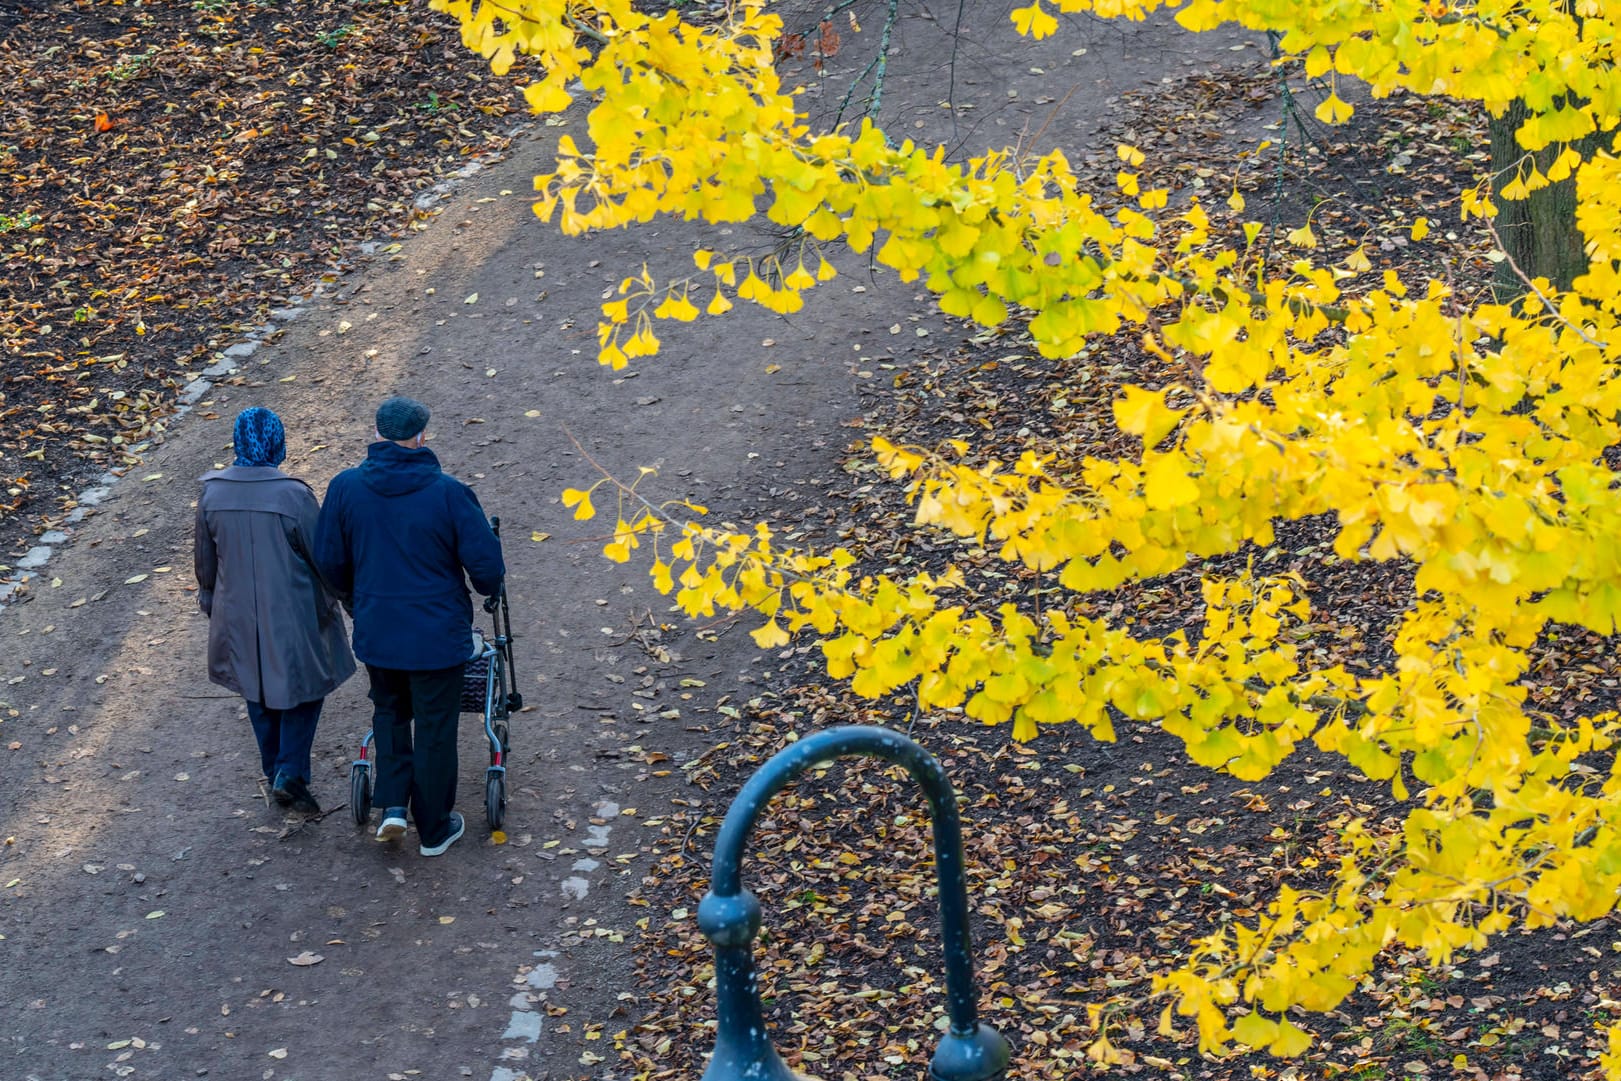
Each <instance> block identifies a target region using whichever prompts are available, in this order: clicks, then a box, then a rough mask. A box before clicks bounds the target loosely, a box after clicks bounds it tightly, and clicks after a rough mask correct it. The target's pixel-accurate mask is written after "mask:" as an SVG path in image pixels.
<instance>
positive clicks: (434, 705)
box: [366, 664, 462, 848]
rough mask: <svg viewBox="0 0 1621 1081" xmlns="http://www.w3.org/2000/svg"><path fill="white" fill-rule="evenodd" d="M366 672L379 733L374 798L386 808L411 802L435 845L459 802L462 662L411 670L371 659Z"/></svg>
mask: <svg viewBox="0 0 1621 1081" xmlns="http://www.w3.org/2000/svg"><path fill="white" fill-rule="evenodd" d="M366 674H367V675H369V676H370V677H371V700H372V705H373V707H374V709H373V712H372V734H373V735H374V736H375V737H376V739H377V787H376V789H375V791H374V793H373V803H375V804H376V805H377V806H378V807H382V808H384V809H385V810H386V809H387V808H389V807H406V806H409V807H410V809H411V818H412V820H414V821H415V822H416V827H417V836H418V837H419V838H420V839H421V841H422V844H423V845H424V846H426V847H429V848H432V847H433V846H434V845H437V844H439V843H440V842H442V841H443V840H444V839H445V838H446V837H448V836H449V835H450V812H451V810H452V809H454V808H455V806H456V728H457V724H458V722H459V720H460V715H461V694H462V666H461V665H459V664H458V665H455V666H453V667H450V668H437V669H433V670H431V671H425V672H407V671H402V670H400V669H398V668H378V667H376V666H375V665H370V664H368V665H367V666H366ZM413 719H414V720H415V721H416V735H415V739H413V738H412V732H411V722H412V720H413Z"/></svg>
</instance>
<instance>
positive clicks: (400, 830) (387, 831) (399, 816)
mask: <svg viewBox="0 0 1621 1081" xmlns="http://www.w3.org/2000/svg"><path fill="white" fill-rule="evenodd" d="M404 836H405V808H404V807H390V808H389V809H388V810H386V811H384V812H383V824H382V825H381V826H378V827H377V839H378V840H379V841H398V840H399V839H400V838H401V837H404Z"/></svg>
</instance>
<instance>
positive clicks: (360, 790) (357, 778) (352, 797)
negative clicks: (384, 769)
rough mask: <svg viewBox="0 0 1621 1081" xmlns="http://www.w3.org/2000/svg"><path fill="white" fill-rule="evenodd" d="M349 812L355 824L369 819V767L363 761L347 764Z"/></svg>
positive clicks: (358, 824) (363, 823)
mask: <svg viewBox="0 0 1621 1081" xmlns="http://www.w3.org/2000/svg"><path fill="white" fill-rule="evenodd" d="M349 813H350V814H351V815H353V816H354V819H355V825H357V826H364V825H365V824H366V823H367V822H368V821H369V820H370V819H371V767H370V766H368V765H366V763H364V762H355V763H352V764H351V765H350V766H349Z"/></svg>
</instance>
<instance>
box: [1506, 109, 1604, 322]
mask: <svg viewBox="0 0 1621 1081" xmlns="http://www.w3.org/2000/svg"><path fill="white" fill-rule="evenodd" d="M1525 117H1526V110H1525V105H1524V104H1523V103H1521V102H1519V101H1516V102H1514V104H1513V105H1511V106H1510V107H1509V108H1508V110H1507V111H1506V112H1504V113H1503V115H1502V116H1500V117H1497V118H1495V119H1493V120H1492V121H1491V125H1490V132H1491V157H1492V164H1491V169H1492V201H1493V202H1494V203H1496V204H1497V217H1496V218H1495V219H1494V221H1493V224H1494V225H1495V226H1496V229H1497V235H1498V238H1499V239H1500V240H1501V242H1502V245H1503V250H1504V251H1506V252H1507V253H1508V256H1509V258H1508V259H1505V260H1503V261H1502V262H1500V263H1498V264H1497V274H1496V277H1495V278H1494V280H1493V282H1492V290H1493V292H1494V293H1495V294H1496V296H1497V299H1498V301H1499V302H1501V303H1505V304H1506V303H1508V302H1509V301H1511V300H1514V299H1515V298H1517V297H1519V296H1521V295H1523V294H1524V293H1525V291H1526V284H1525V282H1524V281H1522V280H1521V279H1520V276H1519V275H1518V274H1516V273H1515V272H1514V266H1518V267H1519V268H1520V270H1521V271H1522V272H1524V274H1525V276H1526V277H1527V278H1547V279H1548V280H1549V281H1550V282H1552V283H1553V286H1554V288H1556V289H1561V290H1563V289H1569V288H1570V285H1571V282H1573V281H1575V280H1576V278H1578V277H1579V276H1581V275H1582V274H1583V273H1585V272H1586V270H1587V253H1586V252H1585V250H1584V249H1583V245H1584V243H1585V241H1584V238H1583V237H1582V234H1581V232H1580V230H1578V229H1577V228H1576V179H1575V177H1567V178H1565V179H1564V180H1562V181H1560V182H1559V183H1557V184H1549V185H1548V186H1547V187H1545V188H1540V189H1538V190H1537V191H1534V192H1532V193H1531V194H1530V196H1529V197H1528V198H1525V199H1515V200H1509V199H1504V198H1503V197H1502V191H1503V188H1504V186H1505V185H1507V184H1509V183H1511V182H1512V181H1513V180H1514V178H1515V177H1516V176H1518V175H1520V174H1521V173H1522V172H1529V171H1530V167H1531V166H1532V165H1533V164H1534V165H1535V166H1536V168H1537V169H1538V170H1539V171H1541V172H1543V173H1546V172H1547V171H1548V168H1549V166H1551V165H1552V164H1553V163H1554V159H1556V158H1557V157H1558V156H1559V155H1560V153H1561V152H1562V151H1563V150H1564V144H1561V143H1556V144H1554V145H1552V146H1549V147H1545V148H1544V149H1542V150H1539V151H1538V152H1537V153H1535V154H1532V153H1530V152H1529V151H1527V150H1526V149H1525V148H1524V147H1522V146H1520V144H1519V143H1517V142H1515V141H1514V132H1515V129H1517V128H1518V127H1519V126H1520V124H1521V123H1522V122H1523V121H1524V120H1525ZM1571 145H1572V146H1574V147H1575V148H1576V151H1577V152H1578V153H1580V154H1581V155H1582V157H1583V158H1587V157H1589V156H1590V155H1591V154H1592V153H1593V151H1594V150H1595V149H1596V148H1597V146H1598V138H1597V136H1589V137H1588V138H1586V139H1583V140H1581V141H1579V142H1577V143H1573V144H1571ZM1510 260H1512V261H1513V264H1514V266H1511V265H1510Z"/></svg>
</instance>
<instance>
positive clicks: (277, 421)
mask: <svg viewBox="0 0 1621 1081" xmlns="http://www.w3.org/2000/svg"><path fill="white" fill-rule="evenodd" d="M231 441H232V442H233V443H234V444H235V445H236V463H235V464H237V465H280V464H281V463H282V459H284V458H286V457H287V432H286V431H285V429H283V428H282V426H281V418H280V417H278V416H276V414H274V413H272V412H271V411H270V410H268V409H264V408H262V407H260V406H257V405H256V406H253V407H252V408H250V409H244V410H242V412H240V413H238V414H237V415H236V431H235V432H234V433H233V434H232V436H231Z"/></svg>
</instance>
